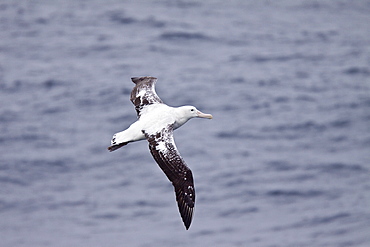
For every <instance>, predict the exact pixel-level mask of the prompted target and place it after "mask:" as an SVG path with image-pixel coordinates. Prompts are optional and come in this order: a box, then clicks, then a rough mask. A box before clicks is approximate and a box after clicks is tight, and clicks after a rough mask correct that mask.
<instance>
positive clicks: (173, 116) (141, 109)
mask: <svg viewBox="0 0 370 247" xmlns="http://www.w3.org/2000/svg"><path fill="white" fill-rule="evenodd" d="M131 80H132V81H133V82H134V83H135V84H136V85H135V87H134V88H133V90H132V92H131V96H130V100H131V102H132V103H133V104H134V106H135V110H136V113H137V117H138V120H137V121H136V122H134V123H133V124H131V125H130V127H129V128H127V129H126V130H124V131H121V132H118V133H116V134H114V135H113V138H112V141H111V146H110V147H108V150H109V151H114V150H117V149H119V148H121V147H123V146H125V145H127V144H128V143H130V142H135V141H140V140H145V139H146V140H147V141H148V143H149V150H150V152H151V154H152V156H153V158H154V160H155V161H156V162H157V163H158V165H159V167H160V168H161V169H162V170H163V172H164V173H165V174H166V176H167V178H168V179H169V180H170V181H171V182H172V185H173V186H174V189H175V194H176V201H177V205H178V207H179V212H180V215H181V218H182V221H183V222H184V225H185V228H186V230H188V229H189V227H190V224H191V220H192V217H193V211H194V204H195V190H194V181H193V174H192V172H191V170H190V169H189V167H188V166H187V165H186V163H185V161H184V159H183V158H182V157H181V155H180V153H179V151H178V150H177V148H176V145H175V141H174V139H173V131H174V130H175V129H177V128H179V127H181V126H182V125H183V124H185V123H186V122H187V121H188V120H189V119H191V118H195V117H198V118H208V119H212V115H211V114H205V113H202V112H201V111H199V110H197V109H196V108H195V107H194V106H181V107H171V106H168V105H166V104H164V103H163V101H162V100H161V99H160V98H159V97H158V95H157V93H156V92H155V83H156V82H157V78H155V77H149V76H146V77H134V78H131Z"/></svg>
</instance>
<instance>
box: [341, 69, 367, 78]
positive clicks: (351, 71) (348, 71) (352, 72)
mask: <svg viewBox="0 0 370 247" xmlns="http://www.w3.org/2000/svg"><path fill="white" fill-rule="evenodd" d="M343 73H344V74H347V75H366V76H368V75H370V70H369V69H368V68H365V67H350V68H347V69H345V70H344V71H343Z"/></svg>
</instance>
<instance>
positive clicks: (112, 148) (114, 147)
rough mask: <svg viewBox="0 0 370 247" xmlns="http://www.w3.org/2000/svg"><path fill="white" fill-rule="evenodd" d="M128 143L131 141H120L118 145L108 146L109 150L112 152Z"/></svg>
mask: <svg viewBox="0 0 370 247" xmlns="http://www.w3.org/2000/svg"><path fill="white" fill-rule="evenodd" d="M128 143H129V142H122V143H120V144H116V145H112V146H109V147H108V150H109V152H112V151H114V150H117V149H119V148H121V147H123V146H126V145H127V144H128Z"/></svg>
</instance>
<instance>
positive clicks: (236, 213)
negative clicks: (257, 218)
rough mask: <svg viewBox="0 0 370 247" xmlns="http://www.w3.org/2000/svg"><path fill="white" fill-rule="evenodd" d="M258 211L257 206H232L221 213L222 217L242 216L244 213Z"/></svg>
mask: <svg viewBox="0 0 370 247" xmlns="http://www.w3.org/2000/svg"><path fill="white" fill-rule="evenodd" d="M255 212H258V208H257V207H246V208H239V209H236V208H232V209H229V210H225V211H222V212H220V213H219V216H220V217H237V218H238V217H242V216H243V215H246V214H250V213H255Z"/></svg>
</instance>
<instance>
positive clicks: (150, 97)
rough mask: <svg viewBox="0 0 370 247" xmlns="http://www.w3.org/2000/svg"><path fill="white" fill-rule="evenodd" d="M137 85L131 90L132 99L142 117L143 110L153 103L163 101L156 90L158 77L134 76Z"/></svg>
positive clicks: (138, 114)
mask: <svg viewBox="0 0 370 247" xmlns="http://www.w3.org/2000/svg"><path fill="white" fill-rule="evenodd" d="M131 80H132V82H133V83H135V84H136V85H135V87H134V88H133V89H132V91H131V96H130V100H131V102H132V103H133V104H134V105H135V110H136V113H137V116H138V117H140V112H141V110H142V109H143V108H144V107H145V106H147V105H151V104H158V103H163V101H162V100H161V99H160V98H159V97H158V95H157V93H156V92H155V83H156V82H157V78H155V77H151V76H145V77H133V78H131Z"/></svg>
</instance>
